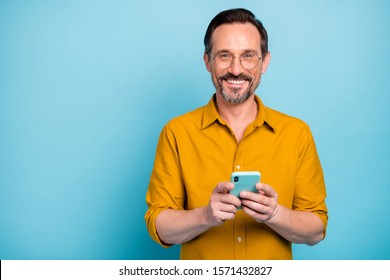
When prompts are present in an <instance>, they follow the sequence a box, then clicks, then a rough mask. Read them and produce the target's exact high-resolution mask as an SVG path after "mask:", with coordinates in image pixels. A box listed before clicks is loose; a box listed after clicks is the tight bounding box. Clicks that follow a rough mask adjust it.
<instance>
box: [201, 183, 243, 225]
mask: <svg viewBox="0 0 390 280" xmlns="http://www.w3.org/2000/svg"><path fill="white" fill-rule="evenodd" d="M233 188H234V184H233V183H230V182H222V183H218V185H217V186H216V187H215V188H214V190H213V192H212V194H211V197H210V202H209V205H208V206H207V207H206V211H205V212H206V216H207V220H208V221H209V222H210V224H211V225H212V226H217V225H220V224H223V223H224V222H225V221H226V220H233V219H234V217H235V214H236V212H237V207H239V206H240V205H241V201H240V199H238V198H237V197H235V196H234V195H232V194H230V193H229V191H230V190H232V189H233Z"/></svg>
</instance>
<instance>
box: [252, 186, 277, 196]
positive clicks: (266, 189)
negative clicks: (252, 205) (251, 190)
mask: <svg viewBox="0 0 390 280" xmlns="http://www.w3.org/2000/svg"><path fill="white" fill-rule="evenodd" d="M256 189H257V190H258V191H259V193H261V194H264V195H265V196H268V197H274V196H277V194H276V191H275V190H274V188H273V187H271V186H270V185H267V184H264V183H258V184H256Z"/></svg>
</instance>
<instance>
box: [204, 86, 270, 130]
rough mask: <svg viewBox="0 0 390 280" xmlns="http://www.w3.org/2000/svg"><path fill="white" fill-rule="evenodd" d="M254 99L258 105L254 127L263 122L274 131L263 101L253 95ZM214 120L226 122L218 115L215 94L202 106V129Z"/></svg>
mask: <svg viewBox="0 0 390 280" xmlns="http://www.w3.org/2000/svg"><path fill="white" fill-rule="evenodd" d="M255 100H256V103H257V106H258V109H259V110H258V114H257V117H256V119H255V121H254V122H253V124H254V125H255V126H256V127H260V126H262V125H263V124H266V125H268V126H269V127H270V128H271V129H272V130H273V131H275V126H274V125H273V123H272V118H271V116H270V115H269V114H268V112H267V111H268V110H267V107H265V106H264V105H263V102H261V100H260V98H259V97H258V96H257V95H255ZM215 121H218V122H219V123H221V124H224V125H225V124H226V123H225V121H224V120H222V118H221V116H220V115H219V113H218V111H217V106H216V98H215V94H213V96H212V97H211V99H210V101H209V103H208V104H207V105H206V106H205V107H204V112H203V122H202V129H205V128H206V127H208V126H209V125H211V124H212V123H214V122H215Z"/></svg>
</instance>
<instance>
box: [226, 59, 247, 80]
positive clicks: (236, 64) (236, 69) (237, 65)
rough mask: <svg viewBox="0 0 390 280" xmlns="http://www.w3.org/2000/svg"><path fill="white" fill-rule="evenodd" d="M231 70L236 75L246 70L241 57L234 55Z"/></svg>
mask: <svg viewBox="0 0 390 280" xmlns="http://www.w3.org/2000/svg"><path fill="white" fill-rule="evenodd" d="M229 72H230V73H232V74H233V75H235V76H238V75H240V74H242V73H243V72H244V68H243V67H242V65H241V60H240V57H233V61H232V64H231V65H230V67H229Z"/></svg>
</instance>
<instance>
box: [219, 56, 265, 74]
mask: <svg viewBox="0 0 390 280" xmlns="http://www.w3.org/2000/svg"><path fill="white" fill-rule="evenodd" d="M233 59H234V57H233V56H232V55H230V54H225V53H223V54H219V55H217V56H216V57H214V60H215V63H216V64H217V66H218V68H220V69H226V68H229V67H230V66H231V65H232V63H233ZM260 59H261V57H260V58H259V57H258V56H257V55H256V54H252V53H249V54H244V55H242V56H241V57H240V62H241V66H242V67H244V68H245V69H247V70H251V69H253V68H255V67H256V66H257V64H258V63H259V60H260Z"/></svg>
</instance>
